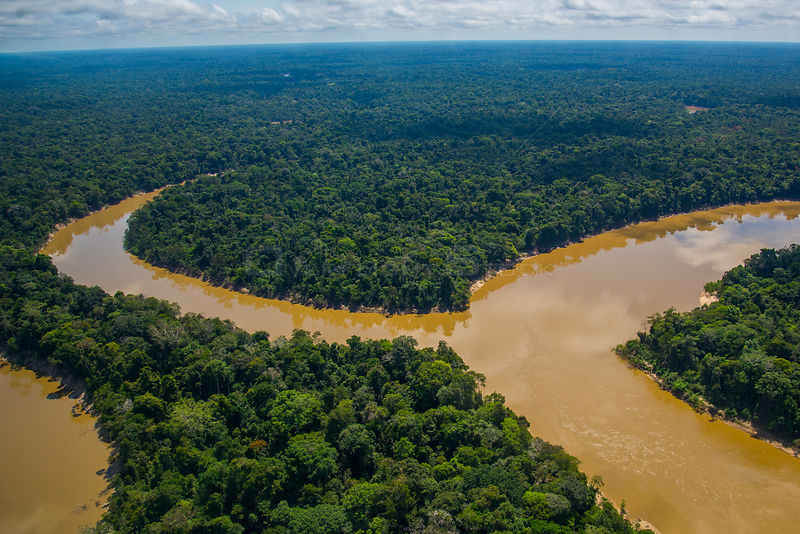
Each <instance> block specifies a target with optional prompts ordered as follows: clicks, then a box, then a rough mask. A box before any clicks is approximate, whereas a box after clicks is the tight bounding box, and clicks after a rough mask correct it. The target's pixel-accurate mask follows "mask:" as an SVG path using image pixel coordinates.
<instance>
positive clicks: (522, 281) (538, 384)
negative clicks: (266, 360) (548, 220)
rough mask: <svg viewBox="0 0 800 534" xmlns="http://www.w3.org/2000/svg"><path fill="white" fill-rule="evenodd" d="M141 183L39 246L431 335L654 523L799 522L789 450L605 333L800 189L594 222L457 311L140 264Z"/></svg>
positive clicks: (137, 278) (89, 267)
mask: <svg viewBox="0 0 800 534" xmlns="http://www.w3.org/2000/svg"><path fill="white" fill-rule="evenodd" d="M154 195H155V193H151V194H147V195H139V196H137V197H134V198H132V199H129V200H127V201H125V202H123V203H122V204H120V205H117V206H113V207H110V208H108V209H106V210H103V211H101V212H99V213H96V214H93V215H91V216H89V217H87V218H85V219H82V220H80V221H77V222H75V223H73V224H71V225H69V226H68V227H66V228H64V229H62V230H61V231H59V232H58V233H57V234H56V235H55V236H54V238H53V239H52V240H51V242H50V243H49V244H48V246H47V247H46V249H45V251H44V252H46V253H47V254H50V255H51V256H52V257H53V260H54V262H55V264H56V265H57V266H58V268H59V270H60V271H61V272H63V273H65V274H68V275H70V276H72V277H73V278H74V279H75V280H76V281H77V282H79V283H82V284H97V285H99V286H100V287H102V288H103V289H105V290H106V291H109V292H112V293H113V292H116V291H124V292H127V293H144V294H145V295H148V296H155V297H159V298H164V299H168V300H171V301H174V302H177V303H178V304H180V306H181V309H182V310H183V311H184V312H200V313H203V314H204V315H206V316H219V317H223V318H228V319H231V320H232V321H234V322H235V323H236V324H237V325H239V326H241V327H242V328H245V329H247V330H251V331H253V330H266V331H268V332H270V334H271V335H272V336H273V337H274V336H278V335H282V334H283V335H286V334H289V333H290V332H291V331H292V329H295V328H303V329H306V330H310V331H312V332H314V331H319V332H320V333H321V335H322V336H323V337H324V338H326V339H328V340H331V341H343V340H345V339H347V338H348V337H350V336H351V335H354V334H355V335H359V336H362V337H372V338H376V337H394V336H398V335H411V336H414V337H415V338H417V339H418V340H419V342H420V344H421V345H435V344H436V343H438V341H439V340H440V339H445V340H446V341H447V342H448V343H449V344H451V345H452V346H453V347H454V348H455V349H456V350H457V351H458V352H459V354H460V355H461V356H462V357H463V358H464V360H465V361H466V362H467V363H468V364H469V365H470V366H471V367H472V368H473V369H475V370H477V371H479V372H481V373H483V374H485V375H486V377H487V390H489V391H499V392H502V393H503V394H504V395H505V396H506V398H507V400H508V403H509V405H510V406H511V407H513V408H514V409H515V410H516V411H517V412H518V413H520V414H523V415H525V416H527V417H528V419H529V420H530V421H532V423H533V425H532V432H533V433H534V434H535V435H539V436H542V437H543V438H545V439H547V440H549V441H552V442H554V443H558V444H561V445H563V446H564V447H565V448H566V449H567V451H568V452H570V453H571V454H573V455H575V456H577V457H578V458H580V459H581V461H582V468H583V470H584V471H585V472H587V473H588V474H590V475H591V474H595V473H599V474H601V475H602V477H603V479H604V480H605V487H604V493H605V494H606V495H607V496H608V497H609V498H611V499H613V500H615V501H617V502H619V501H620V500H621V499H623V498H624V499H625V501H626V503H627V509H628V510H629V511H630V512H631V515H632V516H633V517H644V518H646V519H648V520H649V521H651V522H652V523H653V524H655V525H656V526H657V527H658V528H659V529H660V530H661V531H662V532H664V533H690V532H694V533H701V534H702V533H718V532H726V531H728V532H741V533H745V532H793V531H797V530H798V526H797V519H796V515H797V512H798V511H799V510H800V508H799V507H800V504H798V503H800V460H798V459H796V458H793V457H791V456H789V455H788V454H785V453H783V452H781V451H779V450H777V449H775V448H773V447H771V446H769V445H767V444H765V443H763V442H761V441H759V440H757V439H754V438H752V437H750V436H749V435H747V434H746V433H744V432H742V431H740V430H737V429H734V428H732V427H730V426H728V425H726V424H725V423H723V422H719V421H710V420H709V417H708V416H706V415H700V414H697V413H694V412H693V411H692V410H691V409H690V408H689V407H688V406H687V405H685V404H684V403H682V402H680V401H678V400H677V399H675V398H673V397H672V396H671V395H670V394H668V393H665V392H663V391H661V390H660V389H659V388H658V387H657V386H656V385H655V384H654V383H653V382H652V381H650V380H649V379H648V378H647V377H646V376H645V375H644V374H642V373H640V372H638V371H634V370H631V369H628V368H627V367H626V366H625V365H624V364H623V363H622V362H621V361H620V360H619V359H618V358H617V357H616V356H615V355H614V354H613V353H612V352H611V348H612V347H614V346H615V345H616V344H617V343H620V342H622V341H625V340H626V339H628V338H630V337H632V336H634V335H635V334H636V332H637V330H639V329H641V328H642V326H643V324H644V321H645V318H646V317H647V316H648V315H650V314H652V313H654V312H658V311H662V310H664V309H666V308H668V307H670V306H675V307H676V308H678V309H679V310H686V309H690V308H691V307H694V306H696V305H697V304H698V296H699V294H700V292H701V290H702V287H703V284H704V283H705V282H706V281H709V280H713V279H716V278H718V277H719V275H720V274H721V273H722V272H723V271H725V270H727V269H729V268H730V267H732V266H734V265H736V264H738V263H740V262H741V260H742V259H743V258H745V257H747V256H749V255H750V254H752V253H754V252H757V251H758V250H759V249H760V248H762V247H781V246H784V245H787V244H789V243H792V242H797V241H800V218H798V214H800V203H790V202H776V203H769V204H762V205H754V206H744V207H726V208H721V209H717V210H712V211H706V212H698V213H693V214H688V215H680V216H675V217H670V218H667V219H663V220H661V221H657V222H648V223H643V224H639V225H635V226H631V227H628V228H624V229H622V230H618V231H613V232H608V233H605V234H602V235H600V236H597V237H592V238H589V239H586V240H585V241H583V242H582V243H578V244H575V245H571V246H569V247H566V248H562V249H558V250H556V251H554V252H552V253H549V254H542V255H540V256H536V257H533V258H530V259H528V260H526V261H524V262H523V263H521V264H520V265H518V266H517V267H516V268H515V269H513V270H511V271H506V272H503V273H501V274H500V275H499V276H497V277H495V278H493V279H492V280H490V281H489V282H487V283H486V284H485V285H484V286H483V287H482V288H481V289H479V290H478V292H477V293H476V294H475V295H474V296H473V300H472V303H471V307H470V309H469V310H468V311H466V312H462V313H447V314H440V313H435V314H428V315H404V316H392V317H384V316H382V315H379V314H370V313H350V312H347V311H343V310H316V309H312V308H308V307H304V306H299V305H293V304H289V303H286V302H281V301H274V300H267V299H261V298H256V297H253V296H249V295H244V294H240V293H235V292H232V291H228V290H225V289H220V288H216V287H212V286H209V285H207V284H205V283H203V282H200V281H197V280H195V279H192V278H187V277H185V276H181V275H176V274H172V273H170V272H168V271H165V270H163V269H159V268H155V267H152V266H150V265H147V264H145V263H144V262H142V261H140V260H138V259H136V258H134V257H132V256H130V255H129V254H127V253H126V252H124V251H123V249H122V236H123V233H124V229H125V225H126V221H127V218H128V215H129V214H130V213H131V212H132V211H133V210H135V209H136V208H137V207H138V206H140V205H141V204H142V203H144V202H146V201H148V200H150V199H151V198H152V197H153V196H154ZM18 409H19V410H21V411H22V410H26V409H27V408H26V405H24V404H23V405H19V408H18ZM6 428H7V427H6ZM3 461H5V459H4V460H3Z"/></svg>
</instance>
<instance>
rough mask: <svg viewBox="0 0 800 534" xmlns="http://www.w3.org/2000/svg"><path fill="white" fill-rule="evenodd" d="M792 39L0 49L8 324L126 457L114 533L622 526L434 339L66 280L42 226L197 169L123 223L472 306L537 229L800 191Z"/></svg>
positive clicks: (395, 301) (604, 224) (770, 393)
mask: <svg viewBox="0 0 800 534" xmlns="http://www.w3.org/2000/svg"><path fill="white" fill-rule="evenodd" d="M798 57H800V48H798V47H797V46H795V45H726V44H717V45H698V44H686V45H676V44H641V43H637V44H623V43H604V44H597V43H588V44H587V43H581V44H575V43H488V44H486V43H482V44H473V43H454V44H402V45H401V44H393V45H377V44H374V45H327V46H274V47H228V48H209V49H169V50H167V49H164V50H130V51H107V52H72V53H47V54H26V55H2V56H0V104H1V105H0V143H1V146H2V147H3V151H2V152H0V348H2V350H3V352H4V353H5V354H7V355H9V356H11V357H13V358H19V359H20V360H21V361H28V362H32V361H37V360H41V361H43V362H47V363H48V364H49V365H50V366H51V369H52V370H53V372H55V373H71V374H73V375H74V376H75V377H77V378H79V379H81V380H83V381H84V382H85V384H86V391H87V394H88V397H89V398H90V399H91V400H92V401H93V403H94V408H95V409H96V410H97V413H98V414H99V417H100V422H101V424H102V427H103V429H104V430H105V431H106V432H107V433H108V435H109V437H110V439H111V440H113V442H114V444H115V445H116V448H115V453H114V460H115V463H116V466H117V467H118V469H119V473H118V474H117V475H116V476H115V477H114V479H113V487H114V490H115V491H114V494H113V496H112V497H111V500H110V506H109V510H108V512H107V513H106V514H105V516H104V520H103V522H102V523H101V524H100V525H99V526H98V527H97V529H96V530H97V531H98V532H164V533H166V532H172V533H178V532H191V533H211V532H213V533H218V532H219V533H241V532H276V533H277V532H324V531H326V529H327V530H328V531H331V532H361V533H364V534H366V533H368V532H369V533H378V532H397V531H408V532H428V533H433V532H451V531H454V530H456V529H458V530H459V531H463V532H491V531H512V532H532V533H533V532H547V533H562V532H585V533H606V532H622V533H627V532H633V531H634V528H633V527H632V526H631V525H630V524H629V523H628V522H626V521H625V520H624V519H623V518H622V517H621V516H620V515H619V514H618V513H617V512H616V511H615V510H614V509H613V507H612V506H611V505H610V504H609V503H607V502H603V501H600V502H599V503H598V502H597V501H596V497H597V486H598V481H592V482H591V483H590V482H588V481H587V480H586V477H585V476H584V475H583V474H581V473H580V472H579V471H578V469H577V460H576V459H574V458H572V457H570V456H569V455H567V454H565V453H564V451H563V450H561V449H560V448H559V447H557V446H554V445H550V444H548V443H545V442H543V441H541V440H540V439H537V438H533V437H532V436H531V434H530V433H529V431H528V424H527V421H526V420H525V419H524V418H522V417H518V416H517V415H515V414H514V413H513V412H512V411H511V410H509V409H508V408H507V407H506V406H505V405H504V402H503V398H502V396H500V395H497V394H492V395H487V396H484V395H482V394H481V392H480V390H479V385H480V383H481V377H480V375H478V374H476V373H473V372H471V371H469V370H468V369H467V368H466V366H465V365H464V363H463V362H462V361H461V360H460V358H459V357H458V356H457V355H456V354H455V353H454V352H453V351H452V350H451V349H450V348H448V347H447V346H446V345H444V344H442V345H440V346H439V347H438V348H437V349H431V348H425V349H418V348H416V346H415V344H414V342H413V341H412V340H410V339H408V338H399V339H396V340H393V341H387V340H382V341H365V340H360V339H357V338H352V339H350V340H349V341H348V342H347V343H346V344H342V345H339V344H330V343H326V342H325V341H322V340H319V339H316V338H315V337H314V336H313V335H310V334H308V333H305V332H296V333H295V334H294V335H293V336H291V338H289V339H285V338H277V339H271V338H270V337H269V335H268V334H266V333H264V332H257V333H254V334H248V333H246V332H243V331H241V330H239V329H237V328H235V326H234V325H232V324H230V323H228V322H224V321H220V320H218V319H205V318H203V317H200V316H197V315H193V314H186V315H181V314H179V311H178V309H177V306H175V305H174V304H170V303H167V302H164V301H160V300H156V299H145V298H142V297H140V296H126V295H123V294H121V293H118V294H116V295H113V296H111V295H107V294H105V293H104V292H103V291H102V290H100V289H99V288H96V287H94V288H88V287H84V286H79V285H75V284H73V283H72V282H71V281H70V280H69V279H68V278H65V277H63V276H59V275H58V274H57V273H56V271H55V269H54V267H53V266H52V264H51V263H50V261H49V259H48V258H46V257H44V256H38V255H36V254H35V252H34V250H35V248H36V247H38V246H39V245H41V244H42V242H43V241H44V239H45V238H46V236H47V235H48V233H49V232H50V231H52V229H53V227H54V225H55V224H56V223H59V222H63V221H65V220H67V219H68V218H70V217H78V216H81V215H84V214H85V213H87V212H88V211H89V210H93V209H97V208H99V207H101V206H103V205H104V204H108V203H112V202H115V201H118V200H121V199H122V198H124V197H126V196H129V195H131V194H133V193H135V192H136V191H140V190H151V189H154V188H156V187H159V186H162V185H165V184H168V183H179V182H183V181H184V180H187V179H193V178H196V177H198V176H199V179H198V180H196V181H194V182H192V183H189V184H187V185H185V186H182V187H179V188H173V189H170V190H168V191H167V192H166V193H165V194H164V195H162V197H160V198H159V199H158V200H157V201H156V202H154V203H152V204H151V205H150V206H149V207H148V208H146V209H144V210H142V211H141V212H140V213H139V214H137V215H136V216H135V217H134V220H133V221H132V227H131V231H130V233H129V235H128V241H127V243H128V246H129V247H130V248H131V249H132V250H134V251H135V252H136V253H137V254H139V255H140V256H142V257H144V258H146V259H148V260H149V261H151V262H154V263H158V264H161V265H165V266H168V267H170V268H173V269H180V270H184V271H187V272H190V273H192V274H195V275H203V276H206V277H208V278H210V279H211V280H213V281H215V282H217V283H220V284H229V285H235V286H238V287H248V288H250V289H251V290H253V291H255V292H257V293H260V294H263V295H269V296H281V297H290V298H294V299H297V300H302V301H304V302H310V303H314V304H318V305H349V306H361V305H374V306H382V307H384V308H385V309H388V310H409V309H420V310H422V309H429V308H432V307H438V308H440V309H443V308H459V307H463V306H465V305H466V303H467V300H468V295H469V293H468V288H469V284H470V281H471V280H474V279H476V278H479V277H480V276H482V275H483V274H485V273H486V272H487V270H488V269H490V268H492V267H494V266H496V265H498V264H501V263H503V262H506V261H513V260H514V259H516V258H517V257H519V254H520V253H521V252H531V251H535V250H540V249H545V248H549V247H553V246H557V245H559V244H562V243H564V242H565V241H567V240H575V239H579V238H581V237H582V236H585V235H587V234H589V233H593V232H597V231H599V230H602V229H605V228H609V227H612V226H618V225H621V224H624V223H626V222H630V221H633V220H637V219H642V218H651V217H656V216H658V215H660V214H664V213H670V212H675V211H684V210H689V209H694V208H697V207H701V206H706V205H716V204H723V203H726V202H732V201H737V202H741V201H751V200H757V199H769V198H774V197H778V196H797V195H798V192H800V182H798V165H799V163H798V162H800V158H798V154H799V153H800V152H799V151H800V143H798V142H797V139H798V138H800V137H798V133H800V132H798V112H799V110H800V89H799V88H798V69H800V62H798ZM686 105H693V106H700V107H707V108H709V109H708V110H707V111H700V112H697V113H694V114H689V113H688V111H687V109H686V108H685V107H684V106H686ZM211 174H213V175H214V176H210V175H211ZM782 254H783V253H782ZM783 257H784V256H783V255H781V258H783ZM781 261H783V260H781ZM790 264H791V265H794V262H793V261H791V262H789V263H787V266H783V265H782V268H783V269H784V272H783V273H782V274H781V273H779V272H778V271H777V269H775V270H773V275H774V277H775V279H776V280H778V281H783V279H784V278H785V277H786V276H788V275H787V274H786V273H787V272H790V273H791V274H792V276H794V275H795V274H796V273H794V270H793V269H794V268H793V267H791V265H790ZM748 287H749V286H748ZM769 288H773V286H768V289H765V290H763V291H762V290H760V289H759V290H758V292H760V293H764V294H765V295H767V296H771V295H772V293H770V292H771V291H773V289H769ZM795 289H796V288H795ZM787 291H789V292H790V291H791V289H789V290H787ZM780 295H782V297H781V298H783V299H784V300H786V299H789V300H790V297H791V296H790V295H788V293H785V292H784V293H780ZM787 295H788V296H787ZM721 297H722V298H727V297H724V292H721ZM775 298H778V297H777V296H776V297H775ZM765 299H766V297H765ZM761 302H762V301H758V302H757V303H756V305H757V306H761ZM763 302H770V301H769V299H766V300H764V301H763ZM781 302H783V301H781ZM786 302H787V303H788V300H786ZM735 305H736V306H739V307H740V308H741V309H740V310H739V311H738V312H737V313H739V314H740V315H741V314H743V313H745V312H747V313H751V312H752V313H755V311H754V310H752V309H750V307H748V306H747V305H745V304H742V303H741V302H739V301H738V300H737V301H736V302H735ZM787 305H788V304H787ZM713 309H715V310H716V309H717V308H713ZM776 309H777V308H776ZM781 310H783V309H781ZM781 310H779V311H780V313H777V314H776V317H775V318H773V317H772V316H769V318H768V319H769V320H763V321H762V320H761V319H759V321H761V322H764V323H765V324H767V326H769V324H772V325H780V324H783V323H780V322H779V320H780V317H782V316H781V314H782V313H784V311H781ZM729 312H730V313H729ZM720 313H723V314H727V315H725V320H726V321H731V327H732V328H734V327H733V320H734V319H735V318H736V317H738V316H737V315H736V314H734V313H733V311H731V310H730V309H728V308H723V311H722V312H720ZM785 313H786V316H787V317H788V316H789V315H790V312H788V311H787V312H785ZM668 316H669V317H672V315H668ZM770 320H771V321H773V322H772V323H770V322H769V321H770ZM759 324H760V323H759ZM747 328H750V329H752V330H753V331H756V330H755V326H753V325H751V324H750V323H748V324H747ZM775 328H778V327H777V326H775ZM745 332H748V333H749V332H750V330H745ZM777 332H778V331H777V330H775V332H774V333H773V334H774V335H773V336H772V338H770V340H769V342H766V344H765V345H764V346H763V347H761V348H760V349H759V348H758V347H751V346H748V351H750V352H748V353H747V354H748V356H747V358H743V360H744V361H746V362H748V365H750V363H752V362H756V361H757V362H761V363H760V364H763V367H764V369H765V370H766V372H765V373H764V374H763V376H762V377H759V378H757V379H756V386H755V387H756V393H757V395H759V396H765V395H766V397H765V398H768V400H770V402H772V404H770V403H765V401H763V400H759V404H757V405H756V407H755V408H753V409H751V410H750V412H749V414H750V415H751V416H753V417H756V416H757V417H759V418H761V417H764V420H765V421H768V420H769V421H771V420H772V419H767V417H768V416H769V417H771V415H770V414H774V413H775V412H774V410H777V409H778V408H776V406H777V405H776V404H775V402H777V401H775V402H773V401H774V399H773V397H775V398H779V397H780V394H783V393H786V395H784V397H781V399H784V398H785V399H788V400H785V402H787V403H788V402H790V401H791V402H795V405H794V406H795V411H794V412H791V413H796V400H797V399H796V396H794V397H792V396H791V395H794V393H792V392H791V391H792V390H791V387H794V386H792V384H796V376H795V375H796V374H797V372H796V367H797V363H796V359H795V357H794V352H792V351H794V349H793V348H792V346H793V345H792V343H794V341H793V338H792V337H791V336H792V335H793V334H791V332H793V329H791V328H789V326H788V323H787V326H786V328H785V331H781V332H782V333H781V334H780V335H779V334H778V333H777ZM726 335H727V334H726ZM756 337H758V336H756ZM703 339H705V338H703ZM725 339H727V338H725ZM758 339H760V338H758ZM645 340H646V339H643V340H642V341H641V343H644V342H645ZM776 340H777V341H776ZM750 349H752V350H750ZM759 350H761V352H758V351H759ZM776 351H777V352H776ZM751 353H755V354H757V355H758V357H757V358H754V357H752V354H751ZM772 356H775V358H774V361H772V362H771V363H770V361H769V358H771V357H772ZM720 358H722V356H720ZM703 361H705V360H703ZM715 361H716V360H715ZM733 366H735V365H733ZM728 367H730V365H729V366H728ZM728 367H725V368H724V370H727V369H728ZM687 369H688V367H687ZM748 369H750V368H749V367H748ZM776 369H779V370H781V371H786V372H787V373H789V375H786V376H789V378H786V376H784V375H780V373H778V372H777V371H776ZM791 373H794V374H791ZM740 374H741V373H739V374H737V375H736V377H735V379H736V380H738V377H739V376H740ZM767 375H769V377H770V378H769V379H770V380H772V379H773V378H774V382H775V384H774V385H772V382H770V383H769V384H768V380H767V379H766V378H763V377H765V376H767ZM715 376H716V375H715ZM720 376H722V375H720ZM745 376H749V375H747V374H746V373H745ZM682 379H683V378H682ZM787 380H789V382H787ZM792 381H793V382H792ZM673 382H675V383H679V382H678V381H673ZM721 384H722V382H720V385H721ZM786 384H789V387H787V388H784V389H780V388H781V387H783V386H785V385H786ZM687 387H690V388H692V391H693V392H695V393H698V394H700V393H702V392H701V391H700V389H698V388H697V387H696V386H687ZM770 388H771V389H770ZM776 388H777V389H776ZM796 389H797V388H796V387H795V388H794V390H795V391H796ZM776 391H777V392H779V393H777V394H776V393H775V392H776ZM706 395H707V397H708V398H710V399H712V400H714V402H719V401H718V400H717V399H716V398H715V397H714V395H713V394H711V393H709V394H706ZM725 395H727V393H726V394H725ZM725 398H728V397H725ZM731 398H733V397H731ZM759 399H761V397H759ZM792 399H794V401H792ZM779 400H780V399H779ZM737 402H739V401H736V400H732V401H731V404H730V407H731V409H736V410H738V411H737V412H736V414H739V415H741V416H746V415H747V413H745V412H744V411H743V409H744V405H743V404H736V403H737ZM781 402H784V400H781ZM720 405H721V406H722V405H724V404H723V403H721V402H720ZM731 413H733V412H731ZM762 414H764V415H762ZM773 419H774V418H773ZM775 421H777V422H776V423H775V425H774V428H775V429H776V430H782V429H783V427H781V426H780V425H785V424H789V423H787V421H788V419H786V418H784V419H781V420H778V419H775ZM791 424H794V425H795V426H794V427H792V428H795V429H796V423H791ZM787 431H790V429H787ZM792 431H796V430H792Z"/></svg>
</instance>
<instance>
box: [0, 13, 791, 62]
mask: <svg viewBox="0 0 800 534" xmlns="http://www.w3.org/2000/svg"><path fill="white" fill-rule="evenodd" d="M448 39H459V40H460V39H614V40H617V39H656V40H698V41H703V40H717V41H719V40H722V41H793V42H797V41H800V0H216V1H214V2H206V1H204V0H0V51H28V50H63V49H84V48H119V47H139V46H183V45H212V44H257V43H296V42H325V41H427V40H448Z"/></svg>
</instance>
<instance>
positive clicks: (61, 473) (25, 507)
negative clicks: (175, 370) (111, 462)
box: [0, 360, 109, 534]
mask: <svg viewBox="0 0 800 534" xmlns="http://www.w3.org/2000/svg"><path fill="white" fill-rule="evenodd" d="M58 390H59V385H58V383H57V382H55V381H52V380H48V379H45V378H37V377H36V375H35V374H34V373H33V372H32V371H29V370H27V369H15V368H12V366H11V365H10V364H8V362H6V361H5V360H0V429H2V430H0V432H2V438H1V439H0V532H2V533H9V534H10V533H14V534H45V533H47V534H49V533H53V534H56V533H62V532H78V529H79V527H80V526H81V525H93V524H94V523H96V522H97V520H98V519H100V515H101V514H102V512H103V508H102V505H103V503H104V502H105V500H106V497H105V496H104V495H102V493H103V491H104V490H105V488H106V487H107V485H108V484H107V482H106V481H105V479H104V478H103V471H104V470H105V468H107V467H108V464H107V458H108V454H109V450H108V447H107V446H106V445H105V444H104V443H102V442H101V441H100V440H99V439H98V437H97V433H96V432H95V429H94V423H95V419H94V418H93V417H90V416H88V415H77V416H73V414H72V407H73V406H74V405H76V404H77V401H76V400H75V399H71V398H69V397H61V398H52V397H55V396H57V392H58ZM48 397H50V398H48Z"/></svg>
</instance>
